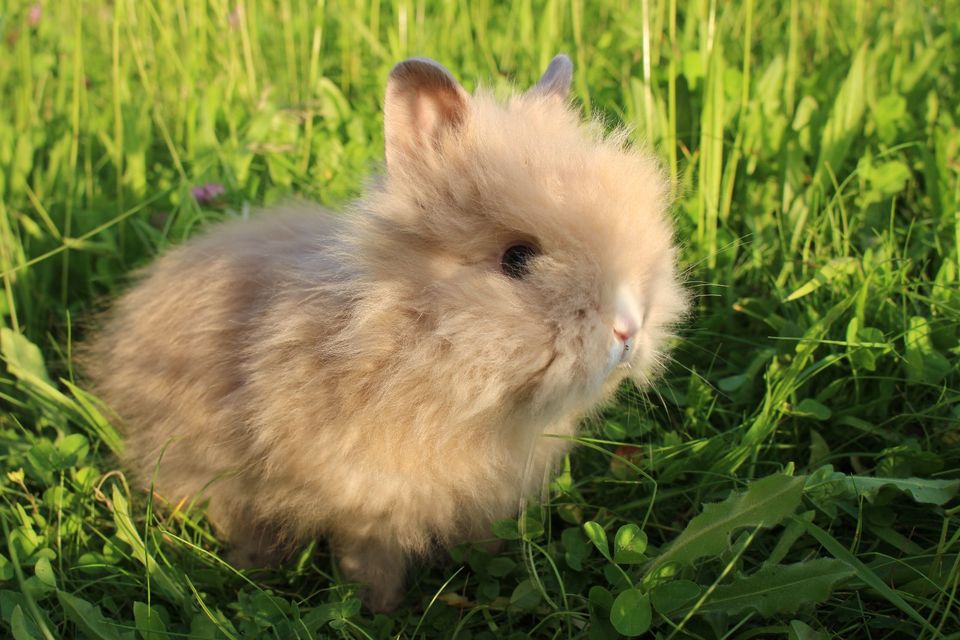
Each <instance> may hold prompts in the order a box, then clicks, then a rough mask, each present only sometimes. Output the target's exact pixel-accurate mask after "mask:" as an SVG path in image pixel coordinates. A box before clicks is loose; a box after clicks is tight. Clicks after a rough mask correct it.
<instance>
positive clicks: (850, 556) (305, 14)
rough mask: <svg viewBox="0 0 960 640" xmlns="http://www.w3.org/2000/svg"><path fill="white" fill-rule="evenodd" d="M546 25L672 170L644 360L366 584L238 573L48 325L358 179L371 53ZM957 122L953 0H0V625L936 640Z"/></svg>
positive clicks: (534, 73)
mask: <svg viewBox="0 0 960 640" xmlns="http://www.w3.org/2000/svg"><path fill="white" fill-rule="evenodd" d="M560 51H564V52H567V53H569V54H570V56H571V58H572V59H573V62H574V65H575V71H574V83H573V93H574V95H575V99H576V100H577V103H578V104H579V105H580V107H581V108H582V110H583V112H584V114H585V116H590V117H595V118H600V119H602V121H603V122H604V123H605V125H607V126H611V127H612V126H614V125H615V124H619V123H623V124H626V125H628V126H629V127H631V129H632V132H633V133H632V140H633V144H636V145H640V146H645V147H649V148H650V149H652V150H653V151H654V152H655V153H656V154H657V155H658V156H659V157H660V158H661V159H662V161H663V163H664V166H665V167H666V169H667V174H668V175H669V179H670V181H671V185H672V191H673V194H674V196H675V204H674V206H673V210H674V213H675V216H676V220H677V225H678V229H679V238H680V240H681V242H682V261H683V265H684V268H685V273H686V281H687V286H688V287H689V289H690V290H691V292H692V293H693V294H694V297H695V304H694V310H693V313H692V314H691V316H690V317H689V318H688V320H687V321H686V323H685V326H684V327H683V328H682V331H681V332H680V333H681V335H680V337H679V339H678V340H677V341H676V345H675V348H674V350H673V364H672V365H671V366H670V368H669V369H668V371H667V373H666V374H665V375H664V376H663V378H662V379H661V380H659V381H658V382H657V383H656V384H655V386H654V387H653V388H652V389H649V390H647V391H643V392H641V391H638V390H637V389H635V388H632V387H631V388H627V387H624V388H623V389H622V390H621V392H620V395H619V398H618V401H617V403H616V404H615V405H614V406H611V407H610V408H609V409H608V410H606V411H605V413H604V414H603V416H602V417H601V418H599V419H594V420H591V421H589V422H588V423H587V424H586V425H585V427H584V430H583V432H582V437H581V438H580V441H581V445H580V446H579V447H578V448H577V449H576V450H575V452H574V453H573V454H572V455H571V456H570V458H569V460H568V461H567V462H566V464H565V466H564V468H563V469H561V470H560V471H561V473H560V474H559V475H558V477H557V478H556V480H555V481H554V482H553V483H552V485H551V487H550V492H549V495H547V496H545V499H544V501H543V502H542V503H531V504H530V506H529V507H528V508H527V509H526V510H525V512H524V514H523V515H522V516H521V517H519V518H518V520H517V521H516V522H513V521H505V522H500V523H498V525H497V527H496V534H497V535H498V536H500V537H502V538H504V539H506V540H507V542H506V544H505V546H504V549H503V551H501V552H500V553H499V554H497V555H495V556H491V555H489V554H487V553H486V552H484V551H482V550H480V549H476V548H462V549H457V550H455V552H454V554H453V555H454V562H452V563H450V564H449V565H446V566H442V567H435V568H430V567H422V568H420V569H418V570H417V571H416V572H415V573H414V575H413V576H412V580H411V584H410V593H409V594H408V597H407V600H406V602H405V604H404V606H403V607H401V608H400V609H398V610H397V611H396V612H394V613H393V614H391V615H389V616H387V615H377V616H373V615H371V614H369V613H368V612H367V611H365V610H363V609H362V608H361V606H360V602H359V600H358V598H357V594H358V587H357V585H352V584H348V583H345V582H343V581H342V580H340V579H339V575H338V571H337V569H336V565H335V559H334V558H332V556H331V554H330V552H329V551H328V549H327V548H326V546H325V545H324V544H323V542H319V543H318V544H316V545H311V546H310V547H309V548H305V549H303V550H302V553H300V554H299V555H298V556H297V557H295V558H294V559H293V560H292V561H291V562H289V563H288V564H287V565H286V566H284V567H283V568H282V570H278V571H273V572H268V573H265V574H259V575H257V576H250V575H245V574H242V573H240V572H237V571H235V570H234V569H232V568H231V567H230V566H229V565H227V564H226V563H225V562H223V561H222V560H221V559H220V555H219V553H220V552H221V551H222V550H223V546H222V544H221V543H220V542H218V540H217V539H216V536H215V534H214V532H213V530H212V529H211V527H210V525H209V524H208V523H207V522H206V521H205V520H204V518H203V513H202V510H201V509H200V508H199V507H198V506H197V505H191V504H183V505H176V506H170V505H166V506H164V505H161V504H159V501H154V500H149V499H148V496H146V495H144V494H143V493H141V492H138V491H136V490H132V489H131V488H130V487H129V485H128V483H127V482H126V480H125V477H124V475H123V473H122V470H121V469H120V467H119V466H118V464H117V462H116V459H115V457H114V452H115V451H116V450H117V449H118V447H120V446H121V441H120V439H119V437H118V435H117V432H116V430H115V428H114V427H113V426H112V425H111V424H110V421H109V420H108V419H107V417H106V416H108V415H109V414H108V412H106V411H104V410H101V408H99V406H98V404H97V403H96V400H95V398H93V397H92V396H91V395H90V394H89V393H88V392H86V391H85V383H84V380H83V376H82V374H81V373H80V372H78V371H76V370H75V362H74V356H73V354H74V351H75V347H76V345H77V344H78V343H80V342H81V341H82V340H83V338H84V336H85V335H86V334H87V333H88V332H89V331H90V328H91V327H93V326H96V315H97V313H98V312H99V311H102V310H103V309H105V308H107V307H108V306H109V303H110V301H111V300H112V299H113V298H114V297H115V296H116V295H118V294H119V293H120V292H121V291H123V290H124V288H125V287H126V286H127V285H128V284H129V283H130V276H131V274H132V273H134V272H135V270H136V268H137V267H139V266H142V265H145V264H147V263H149V262H150V261H151V260H152V259H153V258H154V257H155V256H156V255H158V254H159V253H161V252H162V251H164V249H166V248H167V247H169V246H171V245H175V244H177V243H179V242H181V241H183V240H184V239H185V238H187V237H189V236H191V235H194V234H196V233H198V232H199V231H201V230H202V229H203V228H204V227H206V226H208V225H209V224H211V223H213V222H215V221H218V220H221V219H224V218H230V217H237V216H243V215H248V214H250V213H253V212H255V210H256V209H257V208H259V207H261V206H262V205H269V204H271V203H275V202H278V201H282V200H283V199H285V198H289V197H292V196H297V197H301V198H306V199H310V200H315V201H317V202H321V203H324V204H326V205H329V206H331V207H333V208H338V207H340V206H342V205H343V204H344V203H345V202H347V201H348V200H349V198H350V197H351V196H353V195H355V194H356V193H358V190H359V188H360V186H361V184H362V181H363V179H364V177H365V176H367V175H368V174H369V173H370V172H371V171H376V170H377V167H378V164H379V163H380V162H381V161H382V145H383V134H382V131H381V127H382V114H381V104H382V100H383V92H384V82H385V78H386V75H387V73H388V71H389V69H390V67H391V66H392V65H393V64H394V63H396V62H397V61H399V60H402V59H404V58H405V57H408V56H412V55H427V56H430V57H433V58H435V59H437V60H439V61H441V62H442V63H443V64H445V65H446V66H447V67H448V68H450V69H451V70H452V71H453V72H454V74H455V75H457V76H458V77H459V78H460V79H461V80H462V81H463V82H464V85H465V86H466V87H467V88H468V89H472V88H474V87H475V86H477V84H478V83H482V84H484V85H486V86H490V85H493V86H494V87H499V88H501V89H502V88H505V87H506V86H508V85H509V84H511V83H514V82H515V83H518V84H519V85H521V86H527V85H529V84H531V83H532V82H534V81H535V80H536V78H537V77H538V75H539V73H540V72H541V71H542V70H543V68H544V67H545V66H546V63H547V62H548V61H549V60H550V59H551V57H552V56H553V55H554V54H555V53H557V52H560ZM958 121H960V2H957V1H956V0H945V1H943V2H921V1H919V0H886V1H883V0H811V1H808V2H801V1H800V0H788V1H784V2H772V1H763V2H755V1H753V0H745V1H744V2H729V3H728V2H717V1H716V0H689V1H686V2H684V1H679V2H678V1H677V0H602V1H601V0H597V1H593V0H591V1H590V2H586V1H585V0H546V1H543V0H511V1H510V2H491V1H490V0H471V1H469V2H455V1H453V0H437V1H428V0H397V1H395V2H390V1H386V0H385V1H381V0H370V1H369V2H353V3H351V2H324V1H323V0H320V1H319V2H308V1H307V0H262V1H257V0H246V1H245V0H237V1H233V0H210V1H209V2H208V1H207V0H169V1H168V0H113V1H110V0H88V1H86V2H79V1H75V2H67V1H66V0H63V1H60V0H56V1H54V0H49V1H47V2H36V3H34V2H28V1H24V0H6V1H5V2H2V3H0V273H2V281H3V282H2V285H3V291H2V292H0V325H2V329H0V350H2V355H3V359H4V365H3V366H2V367H0V403H2V407H3V411H2V413H0V443H2V444H0V465H2V471H3V473H2V474H0V497H2V500H0V522H2V527H3V529H2V536H3V537H2V544H0V636H4V637H13V638H15V639H17V640H22V639H25V638H58V637H67V638H74V637H76V638H99V639H118V638H122V639H128V638H129V639H132V638H143V639H144V640H146V639H157V638H184V637H191V638H260V637H263V638H277V639H287V638H312V637H350V638H378V639H379V638H384V639H386V638H414V637H417V638H419V637H426V638H440V637H443V638H448V637H456V638H461V639H464V640H465V639H468V638H491V639H493V638H526V637H530V638H590V639H593V640H596V639H602V638H615V637H618V634H619V635H626V636H646V637H658V638H678V639H679V638H700V639H720V638H730V639H734V638H739V639H744V640H745V639H747V638H790V639H792V640H811V639H819V638H840V639H846V638H871V639H875V640H879V639H885V638H891V639H893V638H909V639H911V640H928V639H931V640H932V639H934V638H960V502H958V500H957V495H958V490H960V373H958V368H960V129H958ZM221 186H222V193H220V187H221ZM131 384H136V381H131Z"/></svg>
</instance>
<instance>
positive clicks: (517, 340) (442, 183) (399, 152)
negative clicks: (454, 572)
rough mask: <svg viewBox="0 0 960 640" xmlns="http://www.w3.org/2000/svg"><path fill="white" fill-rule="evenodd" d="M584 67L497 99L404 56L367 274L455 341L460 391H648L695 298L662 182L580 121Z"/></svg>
mask: <svg viewBox="0 0 960 640" xmlns="http://www.w3.org/2000/svg"><path fill="white" fill-rule="evenodd" d="M571 75H572V65H571V63H570V61H569V59H568V58H567V57H566V56H562V55H561V56H557V57H556V58H554V60H553V61H552V62H551V63H550V65H549V67H548V68H547V70H546V72H545V73H544V75H543V77H542V78H541V80H540V81H539V83H538V84H537V85H536V86H535V87H533V88H532V89H530V90H529V91H527V92H525V93H522V94H514V95H512V96H511V97H509V98H507V99H506V100H498V99H497V98H495V97H494V95H493V94H492V93H491V92H487V91H478V92H477V93H476V94H475V95H470V94H469V93H467V92H466V91H465V90H464V89H463V88H462V87H461V86H460V84H459V83H458V82H457V81H456V80H455V79H454V78H453V77H452V76H451V75H450V73H449V72H448V71H447V70H446V69H445V68H443V67H442V66H440V65H439V64H437V63H436V62H433V61H431V60H427V59H411V60H407V61H405V62H402V63H400V64H398V65H397V66H396V67H394V69H393V71H392V72H391V74H390V78H389V82H388V85H387V95H386V105H385V132H386V159H387V169H386V175H385V177H384V178H383V180H382V182H381V183H380V184H378V185H376V186H375V187H374V188H373V189H372V191H371V193H370V194H369V195H368V197H367V198H366V199H365V200H364V201H363V204H362V205H361V206H362V207H363V208H364V209H365V213H366V214H367V215H366V216H364V219H365V223H364V225H363V230H362V233H361V238H362V241H361V246H360V247H359V251H360V253H362V254H363V258H362V259H363V261H364V262H365V265H364V268H365V269H366V270H367V271H369V272H370V273H372V274H373V277H374V279H375V280H378V281H380V282H391V283H393V285H395V286H394V288H393V289H391V290H392V291H396V292H397V293H395V294H394V295H395V297H396V299H397V300H400V301H401V305H400V306H402V307H403V313H405V314H407V315H408V316H409V317H411V318H414V319H415V320H414V321H415V322H416V323H419V326H421V327H422V331H423V335H424V336H430V337H431V338H432V339H439V340H441V341H442V342H443V343H444V344H445V345H446V347H445V350H444V352H443V356H442V357H443V359H444V360H445V362H444V363H439V362H438V363H437V366H438V367H441V368H442V369H443V370H445V371H447V372H451V373H450V375H451V376H452V377H453V379H451V380H450V384H451V385H461V388H463V389H469V390H470V391H469V393H471V394H479V395H483V394H487V395H489V396H491V397H489V398H487V400H490V401H491V402H495V401H497V400H495V398H494V397H495V396H500V400H499V401H500V402H504V401H507V400H513V401H516V402H523V403H526V404H527V406H529V407H530V408H532V409H533V410H535V411H538V412H545V411H546V412H550V413H553V412H556V411H571V410H586V409H588V408H589V407H591V406H593V405H594V404H596V403H597V402H598V401H599V400H601V399H602V398H603V397H604V396H606V395H608V394H609V393H610V392H611V391H612V390H613V389H614V388H615V387H616V385H617V384H618V383H619V382H621V381H622V380H623V379H624V378H625V377H628V376H629V377H632V378H634V380H636V381H637V382H638V383H639V384H641V385H644V384H646V383H647V382H648V381H649V379H650V377H651V376H652V375H653V374H654V373H655V372H656V370H657V369H658V366H659V365H660V364H661V363H662V361H663V360H664V348H665V342H666V339H667V337H668V335H669V332H670V329H671V326H672V325H673V324H674V323H675V322H676V321H677V320H678V318H679V317H680V316H681V315H682V313H683V311H684V308H685V296H684V293H683V290H682V288H681V286H680V284H679V283H678V276H677V267H676V261H677V250H676V247H675V245H674V237H673V229H672V226H671V222H670V218H669V216H668V215H667V213H666V201H665V200H666V183H665V179H664V175H663V173H662V171H661V170H660V169H659V167H658V165H657V163H656V162H655V161H654V160H653V159H652V158H651V157H649V156H648V155H645V154H644V153H642V152H640V151H638V150H635V149H633V148H630V147H629V145H628V144H627V143H626V134H625V132H623V131H622V130H618V131H616V132H614V133H612V134H604V132H603V131H602V128H601V127H600V125H599V124H598V123H596V122H590V123H586V124H584V123H582V122H581V121H580V118H579V115H578V113H577V112H576V111H575V110H574V109H573V108H572V107H571V105H570V104H569V102H568V99H567V92H568V89H569V86H570V81H571ZM481 380H482V382H481ZM477 401H478V402H479V401H480V400H479V399H478V400H477Z"/></svg>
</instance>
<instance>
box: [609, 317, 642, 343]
mask: <svg viewBox="0 0 960 640" xmlns="http://www.w3.org/2000/svg"><path fill="white" fill-rule="evenodd" d="M613 335H615V336H616V337H617V340H619V341H620V342H623V343H624V344H626V343H627V341H629V340H630V338H632V337H634V336H635V335H637V323H636V322H635V321H634V320H633V318H631V317H629V316H627V315H625V314H619V313H618V314H617V316H616V317H615V318H614V319H613Z"/></svg>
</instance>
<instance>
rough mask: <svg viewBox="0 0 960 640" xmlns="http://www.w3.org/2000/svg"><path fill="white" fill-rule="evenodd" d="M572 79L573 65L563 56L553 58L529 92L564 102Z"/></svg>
mask: <svg viewBox="0 0 960 640" xmlns="http://www.w3.org/2000/svg"><path fill="white" fill-rule="evenodd" d="M572 79H573V63H572V62H570V58H568V57H567V56H566V55H565V54H563V53H561V54H558V55H557V56H556V57H554V59H553V60H551V61H550V64H549V65H548V66H547V70H546V71H544V72H543V76H541V78H540V82H538V83H537V84H536V86H534V87H533V88H532V89H531V90H530V91H531V92H534V93H539V94H542V95H545V96H556V97H558V98H560V99H561V100H566V99H567V96H568V95H569V93H570V81H571V80H572Z"/></svg>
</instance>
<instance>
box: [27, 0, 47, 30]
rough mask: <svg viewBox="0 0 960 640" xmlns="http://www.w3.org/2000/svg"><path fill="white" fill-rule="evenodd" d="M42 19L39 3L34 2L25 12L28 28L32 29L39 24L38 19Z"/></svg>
mask: <svg viewBox="0 0 960 640" xmlns="http://www.w3.org/2000/svg"><path fill="white" fill-rule="evenodd" d="M42 17H43V7H42V6H41V5H40V3H39V2H34V3H33V4H32V5H30V10H29V11H27V24H28V25H30V28H34V27H36V26H37V25H38V24H40V18H42Z"/></svg>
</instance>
